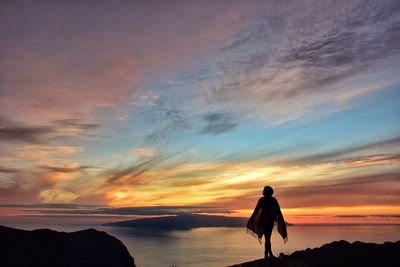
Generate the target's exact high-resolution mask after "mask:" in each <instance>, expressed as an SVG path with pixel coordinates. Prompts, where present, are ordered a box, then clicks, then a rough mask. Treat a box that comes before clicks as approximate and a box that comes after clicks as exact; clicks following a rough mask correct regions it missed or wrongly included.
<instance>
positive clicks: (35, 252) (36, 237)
mask: <svg viewBox="0 0 400 267" xmlns="http://www.w3.org/2000/svg"><path fill="white" fill-rule="evenodd" d="M0 266H1V267H28V266H32V267H36V266H37V267H55V266H57V267H108V266H113V267H135V262H134V259H133V257H132V256H131V255H130V254H129V252H128V250H127V248H126V247H125V246H124V244H123V243H122V242H121V241H119V240H118V239H117V238H115V237H113V236H111V235H109V234H107V233H105V232H102V231H97V230H95V229H87V230H82V231H77V232H72V233H65V232H57V231H53V230H49V229H38V230H33V231H26V230H20V229H14V228H10V227H5V226H1V225H0Z"/></svg>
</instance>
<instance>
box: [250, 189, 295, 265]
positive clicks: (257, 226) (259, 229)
mask: <svg viewBox="0 0 400 267" xmlns="http://www.w3.org/2000/svg"><path fill="white" fill-rule="evenodd" d="M273 194H274V190H273V189H272V187H270V186H266V187H264V191H263V195H264V196H263V197H261V198H260V199H259V200H258V202H257V206H256V208H255V209H254V211H253V214H252V215H251V217H250V219H249V221H248V223H247V229H248V230H250V231H251V232H250V233H252V234H255V235H257V237H258V240H259V241H260V242H261V238H262V236H263V235H264V237H265V252H264V253H265V254H264V255H265V258H269V257H271V258H272V257H274V255H273V254H272V249H271V234H272V229H273V228H274V222H277V225H278V232H279V234H280V235H281V236H282V238H283V239H284V240H285V243H286V242H287V240H288V237H287V230H286V224H285V220H284V218H283V215H282V212H281V208H280V207H279V204H278V201H277V200H276V198H274V197H273V196H272V195H273Z"/></svg>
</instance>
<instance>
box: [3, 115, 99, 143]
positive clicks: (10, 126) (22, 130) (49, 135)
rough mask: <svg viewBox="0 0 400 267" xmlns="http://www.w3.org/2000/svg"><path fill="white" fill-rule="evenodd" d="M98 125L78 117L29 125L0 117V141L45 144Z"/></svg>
mask: <svg viewBox="0 0 400 267" xmlns="http://www.w3.org/2000/svg"><path fill="white" fill-rule="evenodd" d="M97 127H99V125H98V124H95V123H86V122H84V121H82V120H80V119H65V120H56V121H52V122H51V123H49V124H46V125H29V124H26V123H18V122H15V121H10V120H7V119H4V118H2V117H0V141H3V142H22V143H31V144H47V143H50V142H51V141H54V140H55V139H57V138H61V137H65V136H71V135H76V134H78V133H79V134H81V133H83V132H85V131H88V130H92V129H95V128H97Z"/></svg>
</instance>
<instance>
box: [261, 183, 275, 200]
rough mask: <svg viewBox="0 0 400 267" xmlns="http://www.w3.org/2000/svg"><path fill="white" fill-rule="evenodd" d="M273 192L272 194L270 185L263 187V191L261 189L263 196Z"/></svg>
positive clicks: (268, 195) (270, 194) (272, 190)
mask: <svg viewBox="0 0 400 267" xmlns="http://www.w3.org/2000/svg"><path fill="white" fill-rule="evenodd" d="M273 194H274V189H272V187H270V186H268V185H267V186H265V187H264V191H263V195H264V196H267V197H270V196H272V195H273Z"/></svg>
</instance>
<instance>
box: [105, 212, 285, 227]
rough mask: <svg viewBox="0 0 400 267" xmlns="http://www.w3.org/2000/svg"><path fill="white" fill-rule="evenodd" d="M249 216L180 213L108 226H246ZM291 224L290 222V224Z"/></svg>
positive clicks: (108, 224) (109, 224)
mask: <svg viewBox="0 0 400 267" xmlns="http://www.w3.org/2000/svg"><path fill="white" fill-rule="evenodd" d="M247 221H248V218H244V217H227V216H211V215H195V214H190V215H178V216H167V217H156V218H145V219H137V220H129V221H122V222H114V223H107V224H105V225H106V226H117V227H131V228H154V229H158V230H190V229H193V228H198V227H246V224H247ZM288 225H290V224H288Z"/></svg>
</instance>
